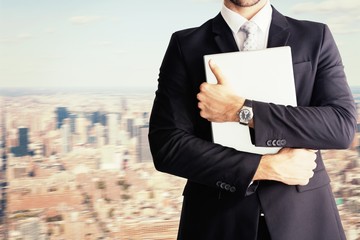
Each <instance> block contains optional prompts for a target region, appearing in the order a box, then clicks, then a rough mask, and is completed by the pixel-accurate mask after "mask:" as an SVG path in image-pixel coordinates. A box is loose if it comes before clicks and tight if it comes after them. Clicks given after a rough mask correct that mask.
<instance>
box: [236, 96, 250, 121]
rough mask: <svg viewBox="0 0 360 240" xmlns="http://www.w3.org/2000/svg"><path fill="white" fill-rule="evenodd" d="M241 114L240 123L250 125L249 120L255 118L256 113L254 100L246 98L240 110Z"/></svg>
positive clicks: (239, 113)
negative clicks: (253, 108)
mask: <svg viewBox="0 0 360 240" xmlns="http://www.w3.org/2000/svg"><path fill="white" fill-rule="evenodd" d="M238 115H239V123H240V124H242V125H246V126H247V125H249V122H250V121H251V119H252V118H253V116H254V114H253V111H252V101H251V100H248V99H245V102H244V105H243V106H242V107H241V109H240V110H239V112H238Z"/></svg>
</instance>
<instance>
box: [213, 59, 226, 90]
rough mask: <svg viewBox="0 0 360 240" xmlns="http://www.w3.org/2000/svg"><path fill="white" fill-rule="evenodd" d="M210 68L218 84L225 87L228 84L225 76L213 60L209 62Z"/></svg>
mask: <svg viewBox="0 0 360 240" xmlns="http://www.w3.org/2000/svg"><path fill="white" fill-rule="evenodd" d="M209 67H210V69H211V71H212V73H213V74H214V75H215V77H216V80H217V82H218V84H222V85H224V84H226V83H227V81H226V79H225V76H224V75H223V73H222V72H221V70H220V68H219V66H218V65H216V64H215V63H214V61H213V60H212V59H210V60H209Z"/></svg>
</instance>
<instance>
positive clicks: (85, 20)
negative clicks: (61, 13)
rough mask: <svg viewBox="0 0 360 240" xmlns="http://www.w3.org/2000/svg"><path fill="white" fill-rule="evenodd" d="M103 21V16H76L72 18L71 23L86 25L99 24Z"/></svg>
mask: <svg viewBox="0 0 360 240" xmlns="http://www.w3.org/2000/svg"><path fill="white" fill-rule="evenodd" d="M102 19H103V17H101V16H74V17H70V18H69V21H70V22H71V23H72V24H75V25H84V24H89V23H94V22H98V21H100V20H102Z"/></svg>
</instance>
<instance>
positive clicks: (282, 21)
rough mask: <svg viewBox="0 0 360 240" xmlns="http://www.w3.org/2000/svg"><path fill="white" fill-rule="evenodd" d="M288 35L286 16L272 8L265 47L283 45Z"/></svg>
mask: <svg viewBox="0 0 360 240" xmlns="http://www.w3.org/2000/svg"><path fill="white" fill-rule="evenodd" d="M289 37H290V32H289V27H288V22H287V20H286V18H285V17H284V16H283V15H282V14H281V13H279V12H278V11H277V10H276V9H275V8H273V13H272V20H271V24H270V31H269V39H268V45H267V47H268V48H272V47H281V46H285V45H286V44H287V42H288V40H289Z"/></svg>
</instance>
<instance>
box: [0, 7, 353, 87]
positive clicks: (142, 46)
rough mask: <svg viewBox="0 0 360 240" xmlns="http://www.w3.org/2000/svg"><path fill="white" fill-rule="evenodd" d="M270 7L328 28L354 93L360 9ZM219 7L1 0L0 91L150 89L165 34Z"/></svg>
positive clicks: (194, 22) (192, 23) (167, 36)
mask: <svg viewBox="0 0 360 240" xmlns="http://www.w3.org/2000/svg"><path fill="white" fill-rule="evenodd" d="M271 3H272V4H273V5H274V6H275V7H276V9H278V10H279V11H280V12H282V13H283V14H285V15H289V16H292V17H294V18H299V19H308V20H313V21H320V22H324V23H327V24H328V25H329V27H330V29H331V30H332V33H333V35H334V38H335V40H336V42H337V44H338V47H339V49H340V52H341V54H342V58H343V62H344V65H345V71H346V73H347V76H348V81H349V84H350V85H351V86H360V68H358V67H357V62H358V61H359V60H360V59H359V56H360V49H359V48H354V47H352V46H356V45H355V44H356V43H357V42H359V41H360V28H359V26H360V25H359V23H360V17H359V15H358V12H359V10H360V3H359V2H358V1H356V0H349V1H346V2H344V3H341V5H339V3H338V2H337V1H334V0H322V1H301V2H299V1H294V0H291V1H285V0H272V1H271ZM221 4H222V0H184V1H176V2H174V1H170V2H169V1H164V0H156V1H151V2H150V1H140V2H139V1H116V0H107V1H98V0H88V1H85V0H77V1H69V0H66V1H61V2H55V1H46V0H39V1H36V2H29V1H25V0H12V1H10V0H0V53H1V54H0V86H1V87H2V88H20V87H21V88H34V89H39V88H55V89H56V88H139V87H142V88H145V89H150V90H155V89H156V84H157V81H156V79H157V75H158V69H159V66H160V64H161V61H162V57H163V55H164V53H165V50H166V47H167V44H168V41H169V39H170V36H171V33H172V32H174V31H176V30H180V29H184V28H189V27H195V26H198V25H200V24H202V23H203V22H205V21H206V20H208V19H210V18H212V17H214V16H215V15H217V14H218V12H219V10H220V9H221Z"/></svg>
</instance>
